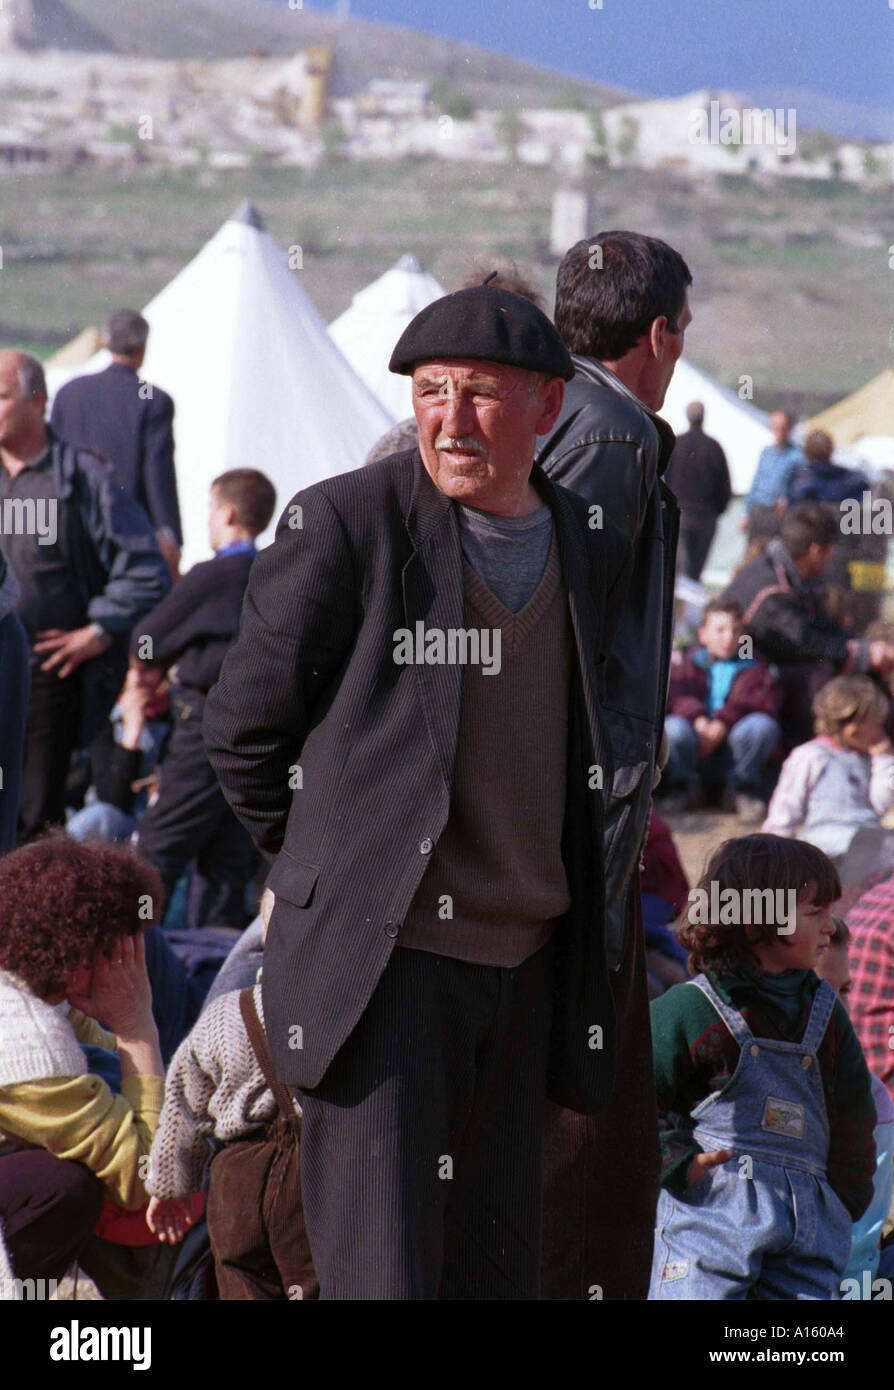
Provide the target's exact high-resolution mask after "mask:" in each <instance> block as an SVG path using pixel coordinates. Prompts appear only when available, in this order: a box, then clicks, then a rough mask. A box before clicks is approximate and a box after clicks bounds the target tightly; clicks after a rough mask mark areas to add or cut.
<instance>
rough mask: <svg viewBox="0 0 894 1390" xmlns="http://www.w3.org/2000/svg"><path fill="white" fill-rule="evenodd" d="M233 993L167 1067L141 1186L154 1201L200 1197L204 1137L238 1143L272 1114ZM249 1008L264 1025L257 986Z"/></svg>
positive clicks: (218, 1002) (214, 1006)
mask: <svg viewBox="0 0 894 1390" xmlns="http://www.w3.org/2000/svg"><path fill="white" fill-rule="evenodd" d="M240 993H241V991H240V990H231V991H230V993H228V994H221V995H219V996H218V997H217V999H215V1000H214V1001H213V1002H212V1003H211V1004H209V1005H208V1007H207V1008H206V1009H205V1010H204V1011H203V1012H202V1014H201V1015H200V1016H199V1019H198V1021H197V1022H196V1024H195V1026H194V1027H193V1029H192V1031H191V1032H190V1033H189V1034H188V1035H187V1036H186V1037H185V1038H184V1039H183V1042H182V1043H181V1044H180V1046H179V1047H178V1049H177V1051H176V1052H175V1054H174V1056H173V1057H172V1059H171V1065H170V1066H169V1067H168V1074H167V1077H166V1079H165V1099H164V1105H163V1106H162V1111H161V1118H160V1119H159V1122H158V1129H157V1130H156V1132H155V1138H154V1139H153V1141H152V1153H151V1155H150V1158H149V1176H148V1178H147V1180H146V1189H147V1191H149V1192H150V1193H151V1194H152V1196H153V1197H161V1198H169V1197H187V1196H189V1195H190V1194H191V1193H194V1192H200V1191H201V1189H202V1180H203V1176H204V1171H205V1164H206V1162H207V1159H208V1154H209V1141H210V1139H211V1137H212V1136H213V1137H214V1138H216V1139H220V1140H221V1141H223V1142H226V1141H228V1140H232V1139H242V1138H244V1137H245V1136H246V1135H247V1134H250V1133H251V1132H252V1130H255V1129H258V1128H260V1127H261V1126H262V1125H265V1124H266V1123H267V1122H268V1120H272V1119H273V1117H274V1115H275V1114H276V1109H277V1107H276V1101H275V1100H274V1098H273V1093H272V1091H270V1090H269V1088H268V1086H267V1084H266V1082H265V1081H264V1074H263V1072H262V1071H261V1068H260V1066H259V1065H258V1061H257V1058H256V1057H255V1052H254V1048H253V1047H252V1045H251V1042H250V1041H249V1037H248V1033H247V1032H246V1028H245V1024H244V1022H243V1021H242V1013H241V1011H240V1008H239V995H240ZM254 1000H255V1007H256V1008H257V1011H258V1017H259V1019H260V1020H261V1024H262V1025H263V1022H264V1012H263V1005H262V1003H261V986H260V984H256V985H255V987H254ZM295 1109H296V1111H297V1112H298V1113H299V1114H300V1110H299V1107H298V1106H297V1104H296V1106H295Z"/></svg>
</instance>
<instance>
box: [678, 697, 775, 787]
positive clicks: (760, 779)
mask: <svg viewBox="0 0 894 1390" xmlns="http://www.w3.org/2000/svg"><path fill="white" fill-rule="evenodd" d="M664 728H665V732H666V733H667V742H668V759H667V766H666V767H665V769H664V778H665V780H666V781H667V783H668V785H669V786H672V787H673V786H676V787H679V786H687V785H695V784H697V783H698V782H699V781H700V780H701V781H703V782H729V783H730V784H731V785H732V786H733V787H735V788H736V790H737V791H741V790H742V789H743V788H746V787H747V788H749V789H751V790H754V791H755V792H763V791H764V784H765V780H766V769H767V763H768V761H769V759H770V757H771V756H772V754H773V750H774V749H775V748H776V745H777V743H778V742H779V737H780V729H779V725H778V724H777V723H776V720H775V719H771V718H770V716H769V714H759V713H758V714H746V715H745V717H744V718H743V719H740V720H739V722H738V724H734V725H733V727H732V728H731V729H730V731H729V733H728V734H727V736H726V738H725V739H724V741H723V743H722V744H721V745H720V747H719V748H715V749H714V751H713V753H709V754H708V756H707V757H706V758H702V757H700V756H699V751H698V734H697V733H696V731H695V729H694V727H693V726H692V724H690V722H689V720H688V719H684V718H683V717H682V715H679V714H669V715H668V716H667V718H666V719H665V721H664Z"/></svg>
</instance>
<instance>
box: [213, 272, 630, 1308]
mask: <svg viewBox="0 0 894 1390" xmlns="http://www.w3.org/2000/svg"><path fill="white" fill-rule="evenodd" d="M391 368H392V370H393V371H398V372H402V373H405V374H407V375H410V374H412V377H413V397H414V410H415V413H416V418H417V421H418V423H419V448H418V450H414V451H411V452H408V453H403V454H396V455H393V456H392V457H390V458H387V459H383V460H381V461H380V462H378V463H374V464H370V465H368V466H367V467H365V468H362V469H359V470H357V471H355V472H352V473H347V474H343V475H341V476H339V477H334V478H330V479H328V480H327V481H325V482H322V483H319V484H317V485H316V486H314V487H310V488H308V489H306V490H305V491H304V492H301V493H299V494H298V496H297V497H296V498H295V500H294V501H293V503H291V504H290V506H289V507H288V508H287V511H286V514H285V516H284V517H283V519H282V521H281V522H280V526H279V529H278V531H277V536H276V541H275V542H274V544H273V545H272V546H271V547H270V548H269V549H268V550H266V551H264V552H262V553H261V554H260V555H259V556H258V558H257V560H256V562H255V565H254V567H253V569H252V574H251V577H250V579H249V585H248V592H247V594H246V598H245V605H244V608H243V614H242V622H241V626H240V630H239V637H238V640H237V642H236V644H235V646H234V647H233V648H232V649H231V651H230V652H229V653H228V655H227V657H226V659H225V661H224V664H223V669H222V671H221V677H220V681H219V682H218V684H217V685H216V686H215V688H214V689H213V690H212V691H211V693H210V695H209V697H208V701H207V704H206V711H205V738H206V743H207V745H208V751H209V755H210V757H211V761H212V764H213V766H214V768H215V770H216V771H217V773H218V776H219V777H220V781H221V786H222V787H223V790H224V793H225V795H226V796H227V797H228V799H229V800H230V803H231V805H232V806H233V809H234V810H235V811H236V813H237V815H239V816H240V818H241V819H242V820H243V822H244V823H245V825H246V826H247V827H248V828H249V829H250V830H251V832H252V834H253V836H254V838H255V842H256V844H257V845H258V847H259V849H261V851H262V852H263V853H265V854H266V855H267V856H268V857H269V858H270V859H271V860H272V859H274V857H275V862H274V864H273V870H272V873H271V874H270V877H269V879H268V887H270V888H271V889H272V890H273V892H274V893H275V897H276V903H275V906H274V908H273V915H272V918H271V922H270V934H269V937H268V940H267V946H266V950H265V959H264V1001H263V1002H264V1018H265V1025H266V1029H267V1033H268V1036H269V1039H270V1046H271V1050H272V1052H273V1055H274V1060H275V1062H276V1065H277V1070H278V1071H279V1073H280V1076H281V1077H282V1079H283V1080H284V1081H285V1082H288V1083H290V1084H292V1085H295V1086H297V1087H299V1088H300V1092H301V1096H300V1098H301V1101H302V1105H303V1121H302V1141H301V1143H302V1150H301V1168H302V1187H303V1196H304V1207H305V1213H306V1218H307V1228H308V1233H309V1236H310V1243H311V1249H312V1251H313V1258H314V1264H315V1267H316V1270H317V1273H318V1275H319V1279H320V1289H321V1296H322V1297H323V1298H338V1299H345V1298H374V1299H386V1298H387V1299H432V1298H439V1297H440V1298H447V1299H458V1298H464V1299H515V1298H519V1299H532V1298H536V1297H537V1296H538V1292H539V1277H540V1254H541V1251H540V1209H541V1200H542V1170H541V1164H542V1158H541V1147H542V1128H543V1106H544V1098H545V1095H546V1093H547V1092H549V1093H550V1094H551V1095H553V1096H554V1097H555V1098H556V1099H557V1100H559V1101H561V1103H562V1104H564V1105H567V1106H570V1107H574V1108H576V1109H579V1110H582V1111H592V1110H594V1109H596V1108H597V1107H598V1106H599V1105H600V1104H602V1103H604V1101H605V1100H606V1098H607V1095H608V1092H609V1091H610V1089H611V1074H612V1070H613V1062H614V1051H615V1049H614V1014H613V1009H612V1003H611V994H610V990H609V986H608V978H607V971H606V966H605V947H604V941H603V891H602V887H603V875H602V858H603V850H602V840H603V818H602V803H603V795H604V788H605V787H606V786H608V785H610V781H611V763H610V760H611V753H610V750H609V747H608V744H607V741H606V739H605V736H604V732H603V727H602V719H601V715H600V710H599V693H600V686H601V673H600V663H601V657H602V654H603V652H604V651H605V650H606V649H607V646H608V644H609V642H610V640H611V633H612V631H613V629H614V625H615V623H616V622H617V620H618V617H619V612H620V609H621V607H622V605H623V603H624V600H625V597H626V588H627V582H628V578H629V559H630V547H629V543H628V542H627V541H626V540H625V539H624V538H623V537H622V536H621V535H620V534H619V533H618V532H617V531H616V530H615V528H614V527H612V526H611V524H610V523H609V522H606V523H605V525H604V527H603V528H602V529H594V528H592V527H591V526H590V524H589V522H590V514H589V511H588V508H587V507H586V505H585V504H584V503H583V502H582V501H581V500H580V499H579V498H577V497H575V496H574V495H573V494H571V493H569V492H567V491H566V490H565V489H564V488H560V487H555V486H554V485H553V484H551V483H550V482H549V481H548V480H547V479H546V478H545V476H544V475H543V473H542V472H541V471H540V470H539V469H536V468H535V467H534V463H533V460H534V449H535V445H536V439H537V435H539V434H545V433H547V432H548V431H549V429H550V428H551V427H552V425H553V423H554V421H555V418H556V416H557V414H558V412H559V408H560V406H561V402H562V393H563V382H564V381H565V380H568V379H569V378H570V377H571V375H572V372H573V367H572V364H571V360H570V358H569V356H568V354H567V352H566V351H565V349H564V347H563V345H562V342H561V339H560V338H559V337H558V334H557V333H556V331H555V329H554V328H553V326H552V324H551V323H550V322H549V320H548V319H547V318H546V317H545V315H543V314H542V313H541V312H540V311H539V310H538V309H536V308H535V307H534V306H533V305H532V304H530V303H528V302H527V301H526V300H523V299H521V298H520V297H519V296H518V295H514V294H511V293H510V292H508V291H506V290H502V289H497V288H494V287H491V286H478V287H476V288H473V289H466V290H460V291H458V292H456V293H455V294H451V295H446V296H445V297H444V298H443V299H440V300H436V301H435V302H434V303H433V304H430V305H429V306H428V307H427V308H426V309H423V310H422V312H421V313H420V314H418V315H417V316H416V318H415V319H413V321H412V322H411V323H410V325H409V326H408V328H407V329H406V331H405V332H404V334H403V335H402V337H401V339H400V341H399V342H398V344H397V347H396V348H395V351H394V354H393V355H392V358H391Z"/></svg>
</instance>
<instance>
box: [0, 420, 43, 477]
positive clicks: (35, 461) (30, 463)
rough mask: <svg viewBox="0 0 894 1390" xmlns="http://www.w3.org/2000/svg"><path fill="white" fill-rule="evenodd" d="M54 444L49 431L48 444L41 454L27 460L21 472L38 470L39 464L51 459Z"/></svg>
mask: <svg viewBox="0 0 894 1390" xmlns="http://www.w3.org/2000/svg"><path fill="white" fill-rule="evenodd" d="M52 444H53V440H52V438H51V436H50V432H49V430H47V442H46V444H45V445H44V446H43V448H42V449H41V451H40V453H39V454H35V455H34V457H33V458H30V459H25V460H24V462H23V463H22V467H21V469H20V470H19V471H20V472H24V471H25V469H26V468H37V467H38V465H39V464H42V463H44V462H46V461H47V460H48V459H49V457H50V450H51V448H52ZM4 466H5V465H4Z"/></svg>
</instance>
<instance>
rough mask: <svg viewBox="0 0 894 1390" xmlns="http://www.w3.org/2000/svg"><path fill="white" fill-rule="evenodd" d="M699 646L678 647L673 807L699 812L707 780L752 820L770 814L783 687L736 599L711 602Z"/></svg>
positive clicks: (667, 775)
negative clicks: (746, 627)
mask: <svg viewBox="0 0 894 1390" xmlns="http://www.w3.org/2000/svg"><path fill="white" fill-rule="evenodd" d="M698 640H699V645H698V646H697V647H692V648H690V649H689V650H688V651H683V652H674V654H673V657H672V660H671V673H670V686H669V690H668V700H667V718H666V720H665V726H664V727H665V731H666V733H667V740H668V746H669V756H668V760H667V766H666V767H665V769H664V776H663V779H662V780H663V781H664V783H665V784H666V785H667V787H668V789H669V790H670V792H671V796H670V797H669V798H668V799H667V800H666V801H665V810H670V811H674V810H694V809H695V808H696V807H697V806H700V805H701V804H702V803H703V801H704V790H705V787H706V786H711V785H715V784H718V783H719V784H721V785H723V788H724V791H723V801H722V805H723V807H724V809H725V810H735V811H736V813H737V814H738V815H739V816H740V817H742V819H744V820H748V821H760V820H762V819H763V817H764V815H765V814H766V801H765V793H766V790H767V787H766V780H767V772H766V769H767V763H768V762H769V759H770V758H771V757H772V755H773V753H774V752H775V750H776V748H777V745H778V743H779V737H780V728H779V724H778V722H777V717H778V714H779V701H780V692H779V687H778V682H777V680H776V677H775V675H774V673H773V671H772V669H771V668H770V667H769V666H768V665H767V663H766V661H764V659H763V658H762V657H760V656H755V654H754V650H753V644H752V641H751V638H750V637H747V636H745V635H744V633H743V630H742V614H741V611H740V610H739V608H738V607H737V606H736V605H735V604H734V603H730V602H729V600H728V599H722V598H715V599H712V600H711V602H710V603H709V604H708V605H707V607H706V608H705V612H704V616H703V618H702V624H701V627H700V628H699V630H698Z"/></svg>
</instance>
